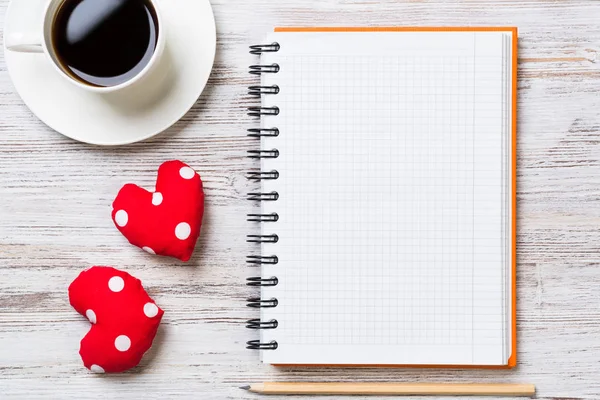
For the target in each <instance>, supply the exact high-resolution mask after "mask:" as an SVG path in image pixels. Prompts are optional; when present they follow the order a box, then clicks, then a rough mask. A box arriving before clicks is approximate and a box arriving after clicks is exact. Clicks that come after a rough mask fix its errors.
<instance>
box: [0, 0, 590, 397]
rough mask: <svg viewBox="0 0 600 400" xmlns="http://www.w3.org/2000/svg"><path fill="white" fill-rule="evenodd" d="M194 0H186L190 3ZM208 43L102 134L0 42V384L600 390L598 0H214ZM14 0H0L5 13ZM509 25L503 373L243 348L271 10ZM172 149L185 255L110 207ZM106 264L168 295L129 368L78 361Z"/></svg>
mask: <svg viewBox="0 0 600 400" xmlns="http://www.w3.org/2000/svg"><path fill="white" fill-rule="evenodd" d="M190 1H191V0H190ZM212 3H213V7H214V11H215V15H216V20H217V29H218V49H217V58H216V62H215V66H214V71H213V74H212V76H211V79H210V82H209V85H208V87H207V89H206V90H205V92H204V94H203V95H202V96H201V98H200V99H199V100H198V102H197V103H196V105H195V106H194V108H193V109H192V111H190V112H189V113H188V114H187V115H186V116H185V117H184V118H183V120H182V121H180V122H179V123H178V124H177V125H175V126H174V127H173V128H171V129H170V130H169V131H168V132H165V133H164V134H162V135H160V136H158V137H156V138H154V139H152V140H149V141H146V142H143V143H139V144H136V145H131V146H125V147H120V148H99V147H94V146H88V145H84V144H80V143H76V142H73V141H71V140H69V139H65V138H63V137H62V136H60V135H59V134H57V133H55V132H52V131H51V130H50V129H48V128H47V127H46V126H44V124H42V123H41V122H40V121H39V120H37V119H36V117H35V116H34V115H32V113H31V112H30V111H29V110H28V109H27V108H26V107H25V106H24V105H23V103H22V102H21V100H20V99H19V97H18V96H17V94H15V92H14V90H13V86H12V84H11V82H10V80H9V77H8V73H7V72H6V65H5V63H4V56H3V54H1V55H0V398H1V399H6V398H27V399H31V398H41V397H43V398H46V399H48V398H59V399H67V398H90V397H106V398H160V399H165V398H175V397H183V398H196V399H200V398H201V399H241V398H244V399H246V398H248V399H249V398H256V396H254V395H251V394H248V393H246V392H243V391H241V390H240V389H238V388H237V387H238V386H239V385H241V384H245V383H248V382H255V381H256V382H258V381H263V380H276V379H277V380H319V381H333V380H348V381H355V380H366V381H461V382H463V381H485V382H496V381H498V382H500V381H502V382H531V383H535V384H536V385H537V387H538V397H539V398H543V399H559V398H576V399H598V398H600V255H599V252H600V55H599V52H600V1H595V0H589V1H584V0H565V1H556V0H546V1H544V0H529V1H521V0H494V1H486V0H472V1H464V2H457V3H453V2H445V1H442V0H437V1H433V0H432V1H415V0H413V1H408V0H407V1H399V0H385V1H377V0H367V1H365V0H302V1H295V0H279V1H271V0H213V1H212ZM7 5H8V0H0V20H1V21H3V20H4V15H5V13H6V7H7ZM473 24H476V25H516V26H518V27H519V36H520V38H519V40H520V49H519V50H520V58H519V127H518V133H519V136H518V147H519V150H518V200H519V203H518V205H519V208H518V213H519V223H518V299H519V300H518V337H519V340H518V342H519V366H518V368H517V369H515V370H511V371H500V372H497V371H481V370H479V371H477V370H462V371H461V370H459V371H456V370H454V371H448V370H417V369H325V368H284V369H276V368H273V367H270V366H267V365H262V364H261V363H260V362H259V360H258V354H257V353H255V352H253V351H249V350H246V349H245V342H246V341H247V340H250V339H253V338H255V334H254V333H253V332H251V331H248V330H246V329H244V328H243V322H244V321H245V320H246V319H249V318H252V317H256V315H257V314H256V313H255V311H253V310H251V309H247V308H246V307H245V302H244V299H245V298H246V297H248V296H250V295H252V294H254V291H253V290H252V289H251V288H248V287H246V286H245V284H244V280H245V278H246V276H248V275H249V274H250V272H251V271H250V269H249V268H248V267H246V266H245V263H244V258H245V255H246V254H248V253H249V251H250V250H251V248H250V246H249V245H248V244H246V242H245V235H246V234H247V233H248V231H249V229H251V226H250V225H249V224H248V223H247V222H246V220H245V214H246V213H247V212H248V211H249V210H250V208H251V205H250V204H248V202H247V201H245V200H244V198H245V193H246V192H247V191H248V189H251V188H252V184H249V183H248V182H247V181H246V179H245V178H244V171H246V170H247V169H248V168H250V167H251V166H252V165H253V162H252V161H250V160H248V159H246V158H245V153H246V150H248V149H253V148H256V146H257V143H256V142H255V141H253V140H251V139H249V138H247V137H246V135H245V129H246V128H248V127H249V126H250V125H251V124H252V123H253V121H252V120H251V119H250V118H249V117H247V116H246V113H245V107H247V106H249V105H252V104H255V100H254V99H252V98H249V97H248V96H247V95H246V86H248V85H249V84H251V83H253V82H255V80H254V78H253V77H251V76H250V75H248V74H247V67H248V65H249V64H250V63H251V62H253V61H255V59H254V58H253V56H251V55H249V54H248V47H247V46H248V45H250V44H254V43H260V42H261V37H262V36H263V34H264V33H265V32H267V31H268V30H270V29H271V28H272V27H273V26H275V25H350V26H352V25H473ZM0 36H1V34H0ZM168 159H181V160H184V161H186V162H187V163H189V164H190V165H192V166H193V167H194V168H196V169H197V170H198V171H199V172H200V173H201V174H202V177H203V179H204V182H205V187H206V194H207V204H206V206H207V212H206V217H205V225H204V228H203V232H202V237H201V240H200V242H199V246H198V250H197V251H196V254H195V256H194V258H193V259H192V260H191V262H190V263H188V264H184V263H179V262H175V261H171V260H170V259H165V258H156V257H152V256H149V255H146V254H145V253H143V252H141V251H139V250H138V249H137V248H134V247H132V246H130V245H128V244H127V243H126V241H125V239H124V238H123V237H122V236H121V235H120V234H119V232H118V231H117V230H116V229H115V228H114V226H113V223H112V221H111V219H110V210H111V207H110V205H111V202H112V200H113V198H114V196H115V195H116V193H117V191H118V190H119V188H120V187H121V185H123V184H124V183H126V182H131V181H133V182H136V183H138V184H141V185H146V186H147V187H150V186H151V185H153V182H154V178H155V171H156V168H157V167H158V165H159V164H160V163H161V162H162V161H165V160H168ZM98 264H100V265H112V266H115V267H117V268H122V269H125V270H127V271H129V272H131V273H132V274H134V275H135V276H137V277H139V278H140V279H142V281H143V282H144V283H145V286H146V288H147V289H148V291H149V292H150V294H151V295H152V296H153V297H154V299H155V300H156V301H157V303H158V304H160V305H161V307H163V308H164V309H165V316H164V319H163V324H162V327H161V329H160V330H159V333H158V337H157V340H156V343H155V346H154V347H153V348H152V350H151V351H150V352H149V354H147V355H146V357H145V358H144V360H143V361H142V365H141V366H140V367H138V368H136V369H134V370H132V371H130V372H128V373H124V374H120V375H112V376H108V375H105V376H98V375H93V374H90V373H88V372H87V370H85V369H84V368H83V366H82V365H81V360H80V359H79V355H78V354H77V352H78V347H79V340H80V339H81V338H82V337H83V335H85V333H86V332H87V330H88V323H87V321H85V320H84V318H82V317H81V316H80V315H78V314H77V313H76V312H75V311H74V310H73V309H72V308H71V307H70V306H69V303H68V298H67V287H68V285H69V283H70V282H71V281H72V280H73V279H74V278H75V277H76V276H77V274H78V273H79V271H81V270H82V269H85V268H88V267H90V266H92V265H98Z"/></svg>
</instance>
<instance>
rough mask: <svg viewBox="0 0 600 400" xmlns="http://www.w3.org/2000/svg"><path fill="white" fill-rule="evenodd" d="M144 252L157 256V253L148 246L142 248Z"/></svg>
mask: <svg viewBox="0 0 600 400" xmlns="http://www.w3.org/2000/svg"><path fill="white" fill-rule="evenodd" d="M142 250H144V251H145V252H146V253H150V254H156V252H155V251H154V250H152V249H151V248H150V247H148V246H144V247H142Z"/></svg>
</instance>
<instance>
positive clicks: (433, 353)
mask: <svg viewBox="0 0 600 400" xmlns="http://www.w3.org/2000/svg"><path fill="white" fill-rule="evenodd" d="M386 35H387V36H386V39H385V40H382V38H381V36H380V37H375V38H370V37H368V38H363V39H360V40H359V39H358V38H357V37H356V36H354V37H352V35H347V34H344V35H336V34H329V35H322V36H321V37H315V36H312V35H308V36H306V35H301V34H298V36H293V35H292V34H279V36H277V37H276V38H275V39H274V40H277V41H278V42H279V43H280V44H281V50H280V52H279V53H277V54H271V55H268V56H267V57H264V58H263V60H264V61H266V63H270V61H273V62H277V63H278V64H279V65H280V72H279V73H278V74H273V75H272V76H265V77H264V78H263V84H277V85H278V86H279V87H280V93H279V94H278V95H276V96H265V97H264V100H263V103H264V105H266V106H268V105H277V106H278V107H279V108H280V110H281V111H280V115H278V116H276V117H266V118H263V121H262V124H263V126H264V127H272V126H277V127H278V128H279V130H280V135H279V136H278V137H276V138H268V139H264V140H263V143H262V145H263V148H264V149H267V150H268V149H271V148H277V149H278V150H279V153H280V156H279V157H278V158H277V159H273V160H264V161H263V165H262V168H263V170H264V171H271V170H277V171H278V172H279V174H280V178H279V179H277V180H275V181H265V182H264V183H263V191H264V192H270V191H272V190H273V191H277V192H278V193H279V200H278V201H276V202H269V203H266V202H265V203H264V205H263V212H265V213H269V212H277V213H278V214H279V221H278V222H277V223H274V224H263V233H264V234H271V233H277V235H278V236H279V242H278V243H277V244H265V245H263V249H262V250H263V255H271V254H275V255H277V256H278V258H279V264H277V265H275V266H265V267H264V268H263V276H266V277H270V276H277V277H278V279H279V284H278V286H276V287H273V288H264V289H263V293H262V295H263V298H271V297H275V298H277V299H278V301H279V305H278V307H276V308H274V309H265V310H263V315H262V317H263V319H265V320H270V319H277V320H278V324H279V325H278V328H277V329H276V330H273V331H264V332H263V334H262V338H263V341H269V340H277V342H278V344H279V347H278V350H276V351H272V352H268V351H266V352H264V354H263V359H264V360H265V361H266V362H272V363H342V364H344V363H347V364H356V363H359V364H370V363H372V364H386V363H389V364H420V363H424V364H428V363H435V364H444V363H446V364H502V363H505V362H506V358H507V354H506V352H507V349H506V332H507V315H506V314H507V309H506V298H507V290H508V285H507V279H506V268H507V267H508V266H509V264H508V263H507V257H508V255H507V253H508V252H509V247H508V246H507V220H508V216H509V215H510V213H509V212H508V209H507V207H508V201H507V193H508V186H507V185H508V181H509V179H508V178H509V176H508V175H509V173H510V168H509V162H508V160H509V158H508V156H509V154H508V153H509V150H508V148H509V143H510V140H509V139H510V137H509V136H510V130H509V129H508V127H509V125H510V119H509V118H508V114H507V109H508V108H509V103H508V101H509V99H510V93H508V92H507V90H510V85H507V79H508V78H509V77H508V74H507V68H508V67H509V65H510V64H509V61H510V57H509V56H510V54H507V52H506V49H507V46H508V44H509V41H508V40H507V38H506V34H504V33H473V32H470V33H457V34H456V35H452V34H449V33H437V34H433V35H428V36H427V37H425V38H423V37H422V36H420V35H418V34H411V35H408V34H398V33H396V34H386ZM366 36H368V35H366ZM448 36H450V38H449V37H448ZM415 40H417V41H418V45H416V44H415V43H416V42H415ZM382 41H383V42H385V43H388V44H385V45H381V42H382ZM390 43H391V44H390ZM381 46H383V47H384V48H383V49H382V48H381Z"/></svg>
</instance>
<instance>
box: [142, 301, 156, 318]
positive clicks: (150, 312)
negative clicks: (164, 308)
mask: <svg viewBox="0 0 600 400" xmlns="http://www.w3.org/2000/svg"><path fill="white" fill-rule="evenodd" d="M144 314H145V315H146V317H148V318H154V317H156V316H157V315H158V307H157V306H156V304H154V303H146V304H144Z"/></svg>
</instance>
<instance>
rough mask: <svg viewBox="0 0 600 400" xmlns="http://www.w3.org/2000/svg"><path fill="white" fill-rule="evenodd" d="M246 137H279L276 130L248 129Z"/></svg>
mask: <svg viewBox="0 0 600 400" xmlns="http://www.w3.org/2000/svg"><path fill="white" fill-rule="evenodd" d="M248 136H250V137H254V138H261V137H269V136H270V137H277V136H279V129H278V128H252V129H248Z"/></svg>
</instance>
